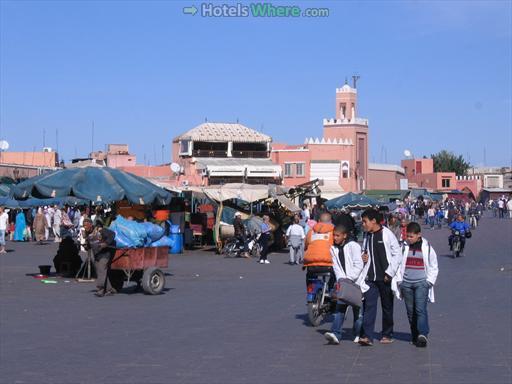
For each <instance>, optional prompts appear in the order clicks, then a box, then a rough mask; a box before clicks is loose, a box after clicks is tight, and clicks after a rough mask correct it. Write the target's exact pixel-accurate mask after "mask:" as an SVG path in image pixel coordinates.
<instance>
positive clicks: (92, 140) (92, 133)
mask: <svg viewBox="0 0 512 384" xmlns="http://www.w3.org/2000/svg"><path fill="white" fill-rule="evenodd" d="M93 152H94V120H93V121H92V129H91V153H93Z"/></svg>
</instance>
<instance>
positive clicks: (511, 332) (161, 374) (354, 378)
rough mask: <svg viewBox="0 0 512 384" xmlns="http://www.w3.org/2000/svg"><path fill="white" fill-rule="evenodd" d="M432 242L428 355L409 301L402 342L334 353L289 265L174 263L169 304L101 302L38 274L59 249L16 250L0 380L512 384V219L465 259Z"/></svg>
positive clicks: (139, 299)
mask: <svg viewBox="0 0 512 384" xmlns="http://www.w3.org/2000/svg"><path fill="white" fill-rule="evenodd" d="M424 235H425V237H427V238H428V239H429V240H431V242H432V243H433V245H434V247H435V249H436V250H437V252H438V254H439V264H440V275H439V280H438V284H437V286H436V299H437V303H435V304H433V305H430V306H429V310H430V326H431V337H430V341H431V343H430V345H429V347H428V348H426V349H417V348H415V347H413V346H411V345H409V343H408V339H409V333H408V325H407V321H406V315H405V308H404V305H403V303H402V302H398V301H395V333H396V338H397V340H396V341H395V343H394V344H392V345H385V346H384V345H378V343H377V344H376V345H375V346H374V347H372V348H362V347H359V346H358V345H355V344H354V343H352V342H351V341H350V340H348V335H347V340H344V341H343V342H342V344H341V345H340V346H330V345H326V343H325V341H324V338H323V337H322V333H323V332H325V331H326V330H327V329H328V328H329V324H328V323H326V324H323V325H321V326H320V327H319V328H317V329H314V328H310V327H308V326H306V325H305V324H304V319H305V317H304V316H305V311H306V306H305V292H304V291H305V284H304V273H303V272H302V271H301V270H300V268H298V267H291V266H288V265H285V264H284V263H285V261H286V260H287V255H286V254H274V255H272V256H271V257H270V259H271V261H272V264H270V265H260V264H257V263H255V262H254V261H248V260H245V259H223V258H222V257H221V256H219V255H215V254H214V253H212V252H207V251H194V252H188V253H185V254H184V255H178V256H174V255H172V256H171V259H170V268H169V269H168V271H167V272H168V273H169V274H171V275H170V276H168V277H167V278H168V281H167V288H168V290H167V291H166V292H165V294H163V295H160V296H146V295H144V294H141V293H130V290H125V292H124V293H122V294H120V295H116V296H113V297H105V298H96V297H95V296H93V295H92V293H91V289H92V285H91V284H87V283H75V282H69V283H65V282H64V280H63V279H62V280H60V281H59V283H58V284H53V285H50V284H42V283H40V282H39V281H37V280H35V279H32V278H31V277H29V276H26V274H29V273H34V272H37V265H39V264H46V263H49V262H50V261H51V258H52V257H53V255H54V252H55V246H54V245H53V244H52V245H46V246H37V245H33V244H12V243H11V244H9V245H8V248H9V249H11V250H13V252H9V253H8V254H7V255H0V382H1V383H95V384H96V383H111V384H114V383H366V384H370V383H511V382H512V371H511V365H512V220H502V221H499V220H497V219H493V218H486V219H484V221H483V223H482V225H481V226H480V227H479V228H478V229H477V230H476V231H474V236H473V238H472V239H471V240H469V241H468V247H467V252H466V256H465V257H463V258H461V259H457V260H453V259H451V258H448V257H446V255H447V253H448V247H447V244H446V238H447V236H448V231H447V230H446V229H443V230H434V231H431V230H429V229H425V230H424ZM377 320H378V321H377V330H379V329H380V325H379V324H380V315H379V317H378V319H377ZM347 321H348V322H347V327H349V326H350V325H351V318H350V317H349V319H348V320H347Z"/></svg>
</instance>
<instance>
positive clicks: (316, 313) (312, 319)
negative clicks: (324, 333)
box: [308, 292, 324, 327]
mask: <svg viewBox="0 0 512 384" xmlns="http://www.w3.org/2000/svg"><path fill="white" fill-rule="evenodd" d="M321 300H322V292H318V293H317V294H316V295H315V299H314V300H313V301H312V302H310V303H308V321H309V325H310V326H312V327H318V326H319V325H320V323H321V322H322V320H323V319H324V314H323V313H322V308H321Z"/></svg>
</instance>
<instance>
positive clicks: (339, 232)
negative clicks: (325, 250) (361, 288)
mask: <svg viewBox="0 0 512 384" xmlns="http://www.w3.org/2000/svg"><path fill="white" fill-rule="evenodd" d="M331 257H332V264H333V270H334V274H335V275H336V281H338V280H339V279H350V280H352V281H353V282H357V280H358V278H359V275H360V274H361V271H362V270H363V266H364V264H363V259H362V257H361V246H360V245H359V244H357V242H355V241H352V240H350V239H349V231H348V230H347V228H345V227H344V226H342V225H338V226H337V227H336V228H335V229H334V245H333V246H332V247H331ZM348 307H349V305H348V304H346V303H344V302H343V301H338V302H337V303H336V312H335V313H334V321H333V323H332V327H331V332H327V333H325V334H324V336H325V338H326V339H327V341H329V343H330V344H339V343H340V341H341V333H342V329H343V321H344V319H345V313H346V311H347V309H348ZM353 311H354V323H355V322H356V321H357V319H358V317H359V308H358V307H356V308H354V307H353ZM356 336H358V335H356Z"/></svg>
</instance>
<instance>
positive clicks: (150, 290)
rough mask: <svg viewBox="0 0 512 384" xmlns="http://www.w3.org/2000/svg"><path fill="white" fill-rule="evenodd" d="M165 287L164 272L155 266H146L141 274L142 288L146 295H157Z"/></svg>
mask: <svg viewBox="0 0 512 384" xmlns="http://www.w3.org/2000/svg"><path fill="white" fill-rule="evenodd" d="M164 287H165V275H164V273H163V272H162V271H161V270H160V269H158V268H155V267H151V268H148V269H146V270H145V271H144V274H143V275H142V289H143V290H144V292H145V293H147V294H148V295H158V294H159V293H161V292H162V291H163V289H164Z"/></svg>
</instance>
